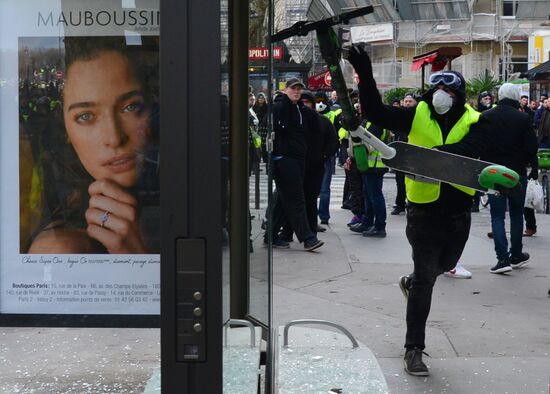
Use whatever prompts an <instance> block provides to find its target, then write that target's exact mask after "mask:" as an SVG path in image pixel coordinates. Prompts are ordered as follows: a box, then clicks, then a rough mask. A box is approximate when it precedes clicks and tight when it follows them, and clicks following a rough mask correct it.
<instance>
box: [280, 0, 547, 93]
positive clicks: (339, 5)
mask: <svg viewBox="0 0 550 394" xmlns="http://www.w3.org/2000/svg"><path fill="white" fill-rule="evenodd" d="M286 1H290V0H286ZM300 1H302V0H300ZM366 5H372V6H373V7H374V9H375V12H374V13H373V14H371V15H369V16H368V18H367V19H366V20H367V22H365V21H363V22H360V25H365V24H374V23H392V24H393V25H394V32H395V35H394V39H393V40H392V42H389V43H384V44H381V45H380V44H377V43H373V44H372V45H371V49H370V51H371V55H372V58H373V70H374V72H375V77H376V78H377V82H378V83H379V86H380V87H381V90H385V89H390V88H392V87H398V86H400V87H418V86H420V82H421V81H420V76H419V75H418V74H419V73H415V72H412V71H411V65H412V61H411V60H412V56H416V55H419V54H421V53H423V52H426V51H429V50H431V49H434V47H436V46H442V45H446V44H454V45H461V46H463V48H465V49H467V48H468V47H469V50H465V55H464V56H462V57H460V58H458V59H456V61H454V62H453V69H455V70H457V71H459V72H462V73H463V74H464V76H465V77H466V78H467V79H469V78H472V77H475V76H478V75H480V74H482V73H484V72H485V70H489V71H490V72H491V73H492V74H493V75H494V76H495V77H497V78H499V79H502V80H507V79H509V78H510V77H511V76H513V75H516V74H517V71H518V70H521V69H526V68H527V64H528V59H527V42H528V38H529V36H531V35H532V34H533V33H534V32H535V31H537V30H540V29H542V28H548V27H544V26H548V19H550V1H549V0H478V1H473V0H458V1H456V0H452V1H451V0H412V1H411V0H312V1H311V3H310V4H309V8H308V11H307V19H310V20H316V19H321V18H326V17H328V16H330V15H335V14H338V13H340V12H342V11H343V10H345V9H349V8H353V7H361V6H366ZM304 19H306V17H305V16H304ZM398 48H399V49H400V52H403V50H404V49H410V51H406V52H407V54H408V56H401V57H398V50H397V49H398ZM515 51H519V52H520V53H517V54H516V53H514V52H515ZM411 52H412V53H411ZM311 53H312V54H313V55H314V57H313V59H312V64H313V67H312V71H314V72H318V71H319V67H320V64H322V60H321V59H320V57H319V55H318V51H316V50H312V52H311Z"/></svg>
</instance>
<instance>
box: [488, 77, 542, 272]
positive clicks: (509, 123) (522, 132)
mask: <svg viewBox="0 0 550 394" xmlns="http://www.w3.org/2000/svg"><path fill="white" fill-rule="evenodd" d="M498 97H499V101H498V105H497V106H496V107H495V108H493V109H490V110H489V111H486V112H484V116H485V117H486V118H487V119H488V120H489V121H490V123H491V128H492V129H493V131H494V134H495V135H496V136H498V143H495V144H491V145H490V146H489V148H488V149H487V150H486V152H484V153H483V155H482V156H481V159H482V160H486V161H490V162H492V163H497V164H502V165H504V166H506V167H508V168H511V169H512V170H514V171H516V172H517V173H518V174H519V175H520V177H521V184H522V187H523V192H522V193H521V194H519V195H513V196H504V195H501V196H498V197H497V196H495V195H489V204H490V206H491V226H492V231H493V240H494V242H495V252H496V255H497V260H498V262H497V264H496V265H495V266H494V267H492V268H491V269H490V271H491V272H492V273H494V274H501V273H505V272H510V271H512V268H520V267H521V266H523V265H525V264H527V262H528V261H529V254H528V253H525V252H523V245H522V238H521V237H522V233H523V206H524V203H525V189H526V186H527V173H526V168H527V166H528V165H529V164H530V163H532V162H533V158H534V157H535V156H536V154H537V139H536V137H535V133H534V131H533V128H532V126H531V120H530V119H529V115H527V114H525V113H522V112H521V111H519V110H518V109H519V89H518V87H517V85H513V84H511V83H505V84H503V85H502V86H501V87H500V89H499V91H498ZM533 170H534V173H536V172H537V169H533ZM535 177H536V176H535ZM506 206H508V210H509V213H510V241H511V247H510V249H508V241H507V239H506V232H505V229H504V218H505V215H506Z"/></svg>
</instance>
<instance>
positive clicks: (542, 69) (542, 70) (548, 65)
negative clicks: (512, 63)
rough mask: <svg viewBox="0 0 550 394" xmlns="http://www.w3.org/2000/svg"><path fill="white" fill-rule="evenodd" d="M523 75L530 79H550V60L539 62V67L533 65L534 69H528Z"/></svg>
mask: <svg viewBox="0 0 550 394" xmlns="http://www.w3.org/2000/svg"><path fill="white" fill-rule="evenodd" d="M523 75H525V76H526V77H527V79H528V80H530V81H532V80H541V79H550V60H549V61H547V62H544V63H541V64H539V65H538V66H537V67H533V68H532V69H530V70H527V72H525V73H524V74H523Z"/></svg>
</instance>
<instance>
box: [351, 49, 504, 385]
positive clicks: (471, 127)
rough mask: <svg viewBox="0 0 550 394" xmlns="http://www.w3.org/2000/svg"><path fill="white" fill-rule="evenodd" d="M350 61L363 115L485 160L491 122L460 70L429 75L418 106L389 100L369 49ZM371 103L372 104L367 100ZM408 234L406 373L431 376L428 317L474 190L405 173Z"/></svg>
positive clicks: (424, 142)
mask: <svg viewBox="0 0 550 394" xmlns="http://www.w3.org/2000/svg"><path fill="white" fill-rule="evenodd" d="M348 60H349V61H350V63H351V64H352V66H353V67H354V68H355V71H356V72H357V74H358V75H359V80H360V82H359V96H360V102H361V103H362V110H363V113H364V114H365V116H366V118H367V119H368V120H369V121H370V122H372V123H374V124H376V125H379V126H380V127H384V128H387V129H390V130H395V131H398V132H402V133H404V134H407V135H408V138H409V143H410V144H415V145H420V146H424V147H426V148H437V149H439V150H442V151H449V152H453V153H457V154H461V155H464V156H469V157H480V156H481V155H482V154H483V153H484V152H485V150H486V149H487V147H488V146H489V145H490V143H492V142H494V140H495V139H494V137H493V136H492V131H491V127H490V124H489V121H488V120H487V119H486V118H485V117H484V116H483V114H480V113H479V112H477V111H476V110H474V109H473V108H472V107H470V106H469V105H468V104H466V82H465V80H464V77H463V76H462V75H461V74H460V73H458V72H456V71H441V72H437V73H434V74H432V75H431V76H430V78H429V82H430V89H429V90H428V91H427V92H426V93H425V94H424V95H423V96H422V100H421V101H420V102H419V103H418V105H417V106H416V107H410V108H400V107H393V106H388V105H384V104H383V103H382V100H381V98H380V94H379V92H378V89H377V87H376V81H375V80H374V77H373V72H372V64H371V61H370V58H369V56H368V54H367V53H366V52H365V51H364V50H363V49H362V48H361V47H359V46H356V45H354V46H352V47H351V49H350V51H349V55H348ZM366 103H368V105H365V104H366ZM405 184H406V194H407V200H408V202H409V205H408V208H407V226H406V235H407V239H408V241H409V243H410V245H411V248H412V257H413V262H414V270H413V273H412V274H411V275H408V276H402V277H401V278H400V279H399V287H400V288H401V291H402V292H403V295H404V296H405V297H406V299H407V312H406V322H407V332H406V337H405V349H406V351H405V357H404V368H405V371H406V372H407V373H409V374H411V375H414V376H428V375H429V371H428V367H427V366H426V364H425V363H424V362H423V361H422V352H423V350H424V348H425V335H426V321H427V319H428V315H429V312H430V306H431V302H432V291H433V287H434V284H435V281H436V279H437V277H438V276H439V275H441V274H443V273H444V272H445V271H449V270H451V269H453V268H454V267H455V266H456V264H457V263H458V260H459V259H460V256H461V254H462V251H463V250H464V247H465V245H466V241H467V240H468V236H469V232H470V224H471V216H470V215H471V213H470V209H471V207H472V196H473V194H474V190H471V189H467V188H464V187H459V186H453V185H450V184H447V183H442V182H426V181H423V180H419V179H414V178H412V177H406V179H405Z"/></svg>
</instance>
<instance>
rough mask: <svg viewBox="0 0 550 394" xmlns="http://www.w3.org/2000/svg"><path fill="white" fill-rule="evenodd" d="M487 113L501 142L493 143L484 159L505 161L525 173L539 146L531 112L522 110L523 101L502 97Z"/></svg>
mask: <svg viewBox="0 0 550 394" xmlns="http://www.w3.org/2000/svg"><path fill="white" fill-rule="evenodd" d="M483 115H484V116H485V117H486V118H487V119H488V120H489V121H490V124H491V129H492V131H493V133H494V135H495V136H497V137H498V143H496V144H491V145H490V146H489V147H488V148H487V150H486V152H484V153H483V155H482V156H481V159H482V160H486V161H490V162H492V163H497V164H502V165H504V166H506V167H508V168H511V169H512V170H514V171H516V172H517V173H518V174H519V175H520V176H525V175H526V167H527V166H528V165H529V164H530V163H532V162H533V158H534V157H535V156H536V154H537V148H538V144H537V138H536V136H535V132H534V131H533V127H532V126H531V121H530V120H529V115H527V114H525V113H523V112H521V111H519V102H517V101H516V100H512V99H509V98H505V99H502V100H499V102H498V105H497V106H496V107H495V108H493V109H490V110H488V111H485V112H483Z"/></svg>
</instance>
